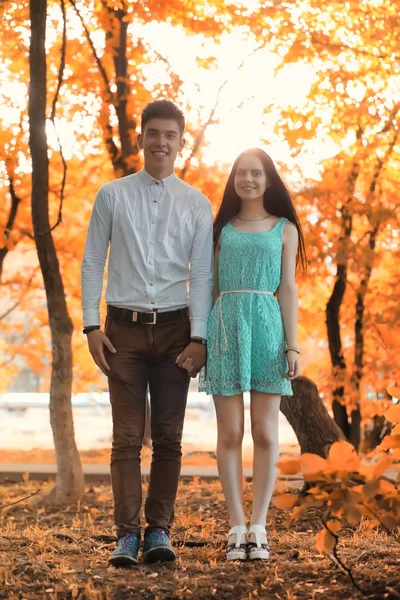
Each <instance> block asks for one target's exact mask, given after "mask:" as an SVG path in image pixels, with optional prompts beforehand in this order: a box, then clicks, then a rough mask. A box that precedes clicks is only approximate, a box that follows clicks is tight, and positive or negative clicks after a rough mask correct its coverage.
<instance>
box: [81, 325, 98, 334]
mask: <svg viewBox="0 0 400 600" xmlns="http://www.w3.org/2000/svg"><path fill="white" fill-rule="evenodd" d="M96 329H100V325H89V327H84V329H83V333H84V334H85V335H87V334H88V333H90V332H91V331H96Z"/></svg>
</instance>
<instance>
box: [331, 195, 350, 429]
mask: <svg viewBox="0 0 400 600" xmlns="http://www.w3.org/2000/svg"><path fill="white" fill-rule="evenodd" d="M342 228H343V230H342V237H341V239H340V245H339V251H338V256H339V258H338V265H337V271H336V281H335V285H334V287H333V290H332V294H331V297H330V298H329V301H328V303H327V305H326V327H327V332H328V342H329V352H330V355H331V363H332V372H333V377H334V381H335V388H334V390H333V398H332V410H333V416H334V419H335V421H336V423H337V424H338V425H339V427H340V429H341V430H342V431H343V433H344V435H345V436H346V437H347V438H348V437H349V435H350V423H349V421H348V417H347V411H346V406H345V404H344V380H345V374H346V363H345V360H344V356H343V349H342V340H341V336H340V318H339V317H340V307H341V305H342V302H343V298H344V294H345V291H346V285H347V260H348V258H347V254H348V245H349V242H350V235H351V230H352V218H351V215H350V214H349V211H348V208H347V206H346V205H344V206H343V207H342Z"/></svg>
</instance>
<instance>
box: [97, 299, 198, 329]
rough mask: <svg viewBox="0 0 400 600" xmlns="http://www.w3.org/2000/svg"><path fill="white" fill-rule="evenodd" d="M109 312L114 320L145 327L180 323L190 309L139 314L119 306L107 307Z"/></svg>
mask: <svg viewBox="0 0 400 600" xmlns="http://www.w3.org/2000/svg"><path fill="white" fill-rule="evenodd" d="M107 312H108V313H109V314H110V315H111V316H112V318H113V319H117V320H118V321H126V322H127V323H142V324H143V325H156V323H168V322H169V321H178V320H179V319H183V318H184V317H187V316H188V315H189V309H188V308H187V307H186V308H178V310H170V311H167V312H162V313H160V312H158V311H157V310H154V311H152V312H137V311H136V310H129V309H128V308H119V307H118V306H112V305H111V304H109V305H108V306H107Z"/></svg>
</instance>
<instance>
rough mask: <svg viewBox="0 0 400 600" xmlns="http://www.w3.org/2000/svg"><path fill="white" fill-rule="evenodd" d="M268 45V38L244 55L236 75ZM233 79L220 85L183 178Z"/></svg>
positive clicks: (187, 161)
mask: <svg viewBox="0 0 400 600" xmlns="http://www.w3.org/2000/svg"><path fill="white" fill-rule="evenodd" d="M266 45H267V40H264V41H262V42H261V43H260V44H259V45H258V46H257V47H256V48H254V50H252V51H251V52H250V53H249V54H248V55H247V56H245V57H244V59H243V60H242V62H241V63H240V64H239V65H238V67H237V68H236V69H235V73H234V74H235V75H236V73H238V72H239V71H240V70H241V69H242V68H243V67H244V65H245V64H246V62H247V61H248V60H249V58H251V57H252V56H254V54H256V53H257V52H259V51H260V50H262V49H263V48H265V46H266ZM231 80H232V76H230V77H228V78H227V79H225V81H224V82H223V83H222V84H221V85H220V87H219V88H218V90H217V94H216V98H215V102H214V105H213V107H212V108H211V111H210V114H209V116H208V119H207V121H206V122H205V123H204V124H203V126H202V128H201V129H200V131H199V133H198V135H197V138H196V140H195V142H194V144H193V148H192V151H191V153H190V156H189V157H188V158H187V159H186V160H185V164H184V165H183V167H182V170H181V174H180V176H181V179H185V176H186V173H187V171H188V170H189V168H190V163H191V161H192V159H193V158H194V157H195V156H196V154H197V152H198V150H199V148H200V147H201V144H202V143H203V140H204V136H205V134H206V131H207V129H208V127H209V126H210V125H214V124H215V123H217V121H216V120H215V119H214V116H215V113H216V111H217V108H218V106H219V102H220V98H221V94H222V92H223V90H224V88H225V87H226V86H227V85H228V83H229V82H230V81H231Z"/></svg>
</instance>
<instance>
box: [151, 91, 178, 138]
mask: <svg viewBox="0 0 400 600" xmlns="http://www.w3.org/2000/svg"><path fill="white" fill-rule="evenodd" d="M150 119H171V120H172V121H175V122H176V123H177V125H178V127H179V131H180V134H181V135H183V132H184V130H185V115H184V114H183V112H182V110H181V109H180V108H179V106H177V105H176V104H175V102H172V100H165V99H161V100H154V101H153V102H149V103H148V104H146V106H145V107H144V109H143V112H142V124H141V128H142V133H144V130H145V127H146V124H147V123H148V122H149V121H150Z"/></svg>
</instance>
